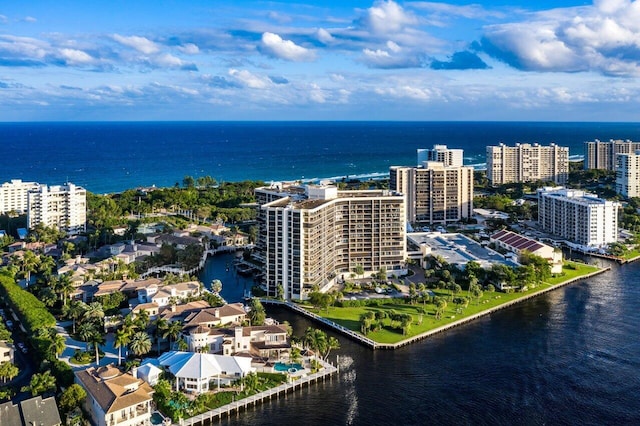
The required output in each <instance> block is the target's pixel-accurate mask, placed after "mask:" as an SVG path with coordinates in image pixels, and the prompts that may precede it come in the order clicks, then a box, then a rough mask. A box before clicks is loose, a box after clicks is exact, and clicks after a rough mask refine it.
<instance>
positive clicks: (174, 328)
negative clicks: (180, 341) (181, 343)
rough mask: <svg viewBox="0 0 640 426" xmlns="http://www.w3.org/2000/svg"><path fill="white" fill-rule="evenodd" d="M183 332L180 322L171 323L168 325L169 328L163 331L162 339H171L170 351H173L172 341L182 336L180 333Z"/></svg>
mask: <svg viewBox="0 0 640 426" xmlns="http://www.w3.org/2000/svg"><path fill="white" fill-rule="evenodd" d="M181 331H182V323H181V322H180V321H171V322H170V323H169V324H167V328H166V329H165V330H164V331H163V333H162V337H163V338H165V339H166V338H167V337H168V338H169V349H171V341H172V340H173V341H175V339H177V338H178V336H180V332H181Z"/></svg>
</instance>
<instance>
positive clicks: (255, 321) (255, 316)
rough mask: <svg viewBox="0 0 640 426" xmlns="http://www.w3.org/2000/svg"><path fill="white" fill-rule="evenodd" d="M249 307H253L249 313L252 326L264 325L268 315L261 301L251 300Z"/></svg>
mask: <svg viewBox="0 0 640 426" xmlns="http://www.w3.org/2000/svg"><path fill="white" fill-rule="evenodd" d="M249 306H250V307H251V310H250V311H249V320H250V321H251V325H263V324H264V320H265V319H266V318H267V313H266V312H265V310H264V306H262V303H260V300H259V299H257V298H255V297H254V298H253V299H251V303H250V304H249Z"/></svg>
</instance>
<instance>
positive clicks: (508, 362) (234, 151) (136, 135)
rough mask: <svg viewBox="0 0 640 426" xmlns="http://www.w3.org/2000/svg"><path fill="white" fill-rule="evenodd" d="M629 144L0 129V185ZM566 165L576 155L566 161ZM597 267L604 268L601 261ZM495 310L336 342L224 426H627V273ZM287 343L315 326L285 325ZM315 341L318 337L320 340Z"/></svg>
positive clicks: (261, 171) (436, 135)
mask: <svg viewBox="0 0 640 426" xmlns="http://www.w3.org/2000/svg"><path fill="white" fill-rule="evenodd" d="M594 139H601V140H608V139H631V140H636V141H638V140H640V124H619V123H456V122H451V123H397V122H390V123H378V122H376V123H352V122H335V123H301V122H289V123H277V122H276V123H200V122H198V123H20V124H13V123H3V124H0V155H1V158H2V167H1V168H0V182H4V181H7V180H10V179H23V180H31V181H37V182H41V183H47V184H52V185H53V184H60V183H63V182H65V181H70V182H73V183H76V184H78V185H82V186H85V187H86V188H87V189H88V190H90V191H92V192H96V193H107V192H117V191H122V190H124V189H127V188H132V187H138V186H148V185H153V184H155V185H158V186H170V185H173V184H175V183H176V182H181V181H182V178H183V177H184V176H185V175H190V176H194V177H197V176H204V175H211V176H213V177H214V178H216V179H217V180H219V181H237V180H243V179H262V180H266V181H269V180H293V179H304V180H310V179H313V178H325V177H326V178H328V177H343V176H351V177H353V176H369V175H374V176H375V175H384V174H386V173H387V172H388V167H389V166H390V165H412V164H415V162H416V149H418V148H429V147H431V146H432V145H433V144H447V145H448V146H449V147H451V148H463V149H464V150H465V162H466V163H467V164H473V165H478V166H481V164H482V163H484V148H485V146H486V145H490V144H497V143H500V142H504V143H507V144H513V143H515V142H530V143H533V142H538V143H541V144H548V143H550V142H555V143H557V144H559V145H563V146H568V147H569V148H570V154H571V155H572V156H580V155H582V154H583V153H582V143H583V142H584V141H588V140H594ZM574 158H576V157H574ZM228 262H229V259H227V258H224V257H220V258H213V259H211V260H210V263H209V264H208V265H207V267H206V268H205V270H204V271H203V273H202V276H201V278H202V279H203V280H204V281H205V282H206V283H207V284H208V283H209V282H210V281H211V280H212V279H215V278H218V279H221V280H222V281H223V291H222V295H223V296H224V297H225V298H227V300H228V301H234V300H236V299H238V298H239V297H240V296H241V295H242V294H243V290H244V289H245V288H246V285H247V284H246V282H244V281H242V280H239V279H235V278H234V277H233V276H229V274H228V273H227V271H226V263H228ZM603 263H604V262H603ZM611 266H612V270H611V271H609V272H607V273H604V274H602V275H599V276H597V277H593V278H590V279H587V280H584V281H581V282H579V283H576V284H573V285H570V286H566V287H564V288H562V289H559V290H557V291H554V292H552V293H547V294H544V295H541V296H540V297H537V298H534V299H531V300H528V301H526V302H523V303H520V304H518V305H516V306H512V307H510V308H507V309H504V310H501V311H499V312H496V313H493V314H491V315H489V316H486V317H483V318H481V319H479V320H477V321H474V322H472V323H469V324H467V325H464V326H461V327H458V328H456V329H453V330H450V331H447V332H446V333H442V334H439V335H437V336H434V337H432V338H429V339H426V340H423V341H420V342H418V343H415V344H413V345H410V346H406V347H403V348H401V349H399V350H396V351H376V352H373V351H371V350H370V349H368V348H365V347H363V346H360V345H358V344H357V343H354V342H352V341H350V340H348V339H345V338H343V337H341V336H336V337H338V338H339V340H340V343H341V346H342V347H341V349H340V350H338V351H336V352H335V354H333V355H332V356H331V360H332V361H336V355H337V356H339V359H338V363H339V365H340V373H339V375H337V376H336V377H334V378H333V379H332V380H331V381H327V382H324V383H321V384H318V385H316V386H311V387H310V388H305V389H303V390H300V391H296V392H295V394H290V395H287V396H286V397H281V398H279V399H274V400H272V401H268V402H266V403H264V404H261V405H257V406H256V407H255V408H251V409H249V410H248V411H247V412H242V413H240V414H239V415H235V414H234V415H233V416H232V417H231V418H229V419H224V420H222V421H220V422H218V423H220V424H228V425H289V424H292V425H293V424H306V425H424V424H435V425H449V424H451V425H573V424H579V425H606V424H616V425H637V424H640V401H639V400H638V397H637V396H638V394H640V332H639V331H638V323H640V310H639V309H638V306H640V286H638V279H637V277H638V275H639V274H640V263H635V264H631V265H623V266H620V265H617V264H612V265H611ZM269 313H270V314H271V315H273V316H274V317H275V318H277V319H279V320H281V321H282V320H289V321H290V322H291V323H292V325H293V327H294V332H295V334H297V335H302V334H303V333H304V330H305V328H306V327H308V326H317V325H316V324H312V323H310V322H309V321H308V320H306V319H303V318H300V317H298V316H295V315H294V314H292V313H290V312H287V311H276V310H274V311H269ZM329 333H330V334H331V335H334V334H333V333H331V331H329Z"/></svg>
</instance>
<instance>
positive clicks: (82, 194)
mask: <svg viewBox="0 0 640 426" xmlns="http://www.w3.org/2000/svg"><path fill="white" fill-rule="evenodd" d="M27 209H28V211H27V223H28V226H29V228H33V227H35V226H36V225H38V224H40V223H42V224H44V225H45V226H48V227H53V228H56V229H59V230H61V231H64V232H66V233H67V234H68V235H75V234H79V233H81V232H85V231H86V224H87V191H86V190H85V189H84V188H82V187H80V186H76V185H74V184H72V183H67V184H65V185H56V186H47V185H41V186H39V187H38V188H37V189H35V190H33V191H30V192H29V193H28V206H27Z"/></svg>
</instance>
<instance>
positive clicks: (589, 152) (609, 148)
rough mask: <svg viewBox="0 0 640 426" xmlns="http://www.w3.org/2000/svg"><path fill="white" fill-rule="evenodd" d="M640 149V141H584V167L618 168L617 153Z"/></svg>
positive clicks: (629, 152) (628, 152)
mask: <svg viewBox="0 0 640 426" xmlns="http://www.w3.org/2000/svg"><path fill="white" fill-rule="evenodd" d="M637 150H640V142H632V141H630V140H626V141H623V140H613V139H611V140H610V141H608V142H602V141H599V140H598V139H596V140H594V141H591V142H585V143H584V168H585V170H589V169H601V170H616V164H617V163H616V161H617V160H616V155H618V154H633V153H634V152H636V151H637Z"/></svg>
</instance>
